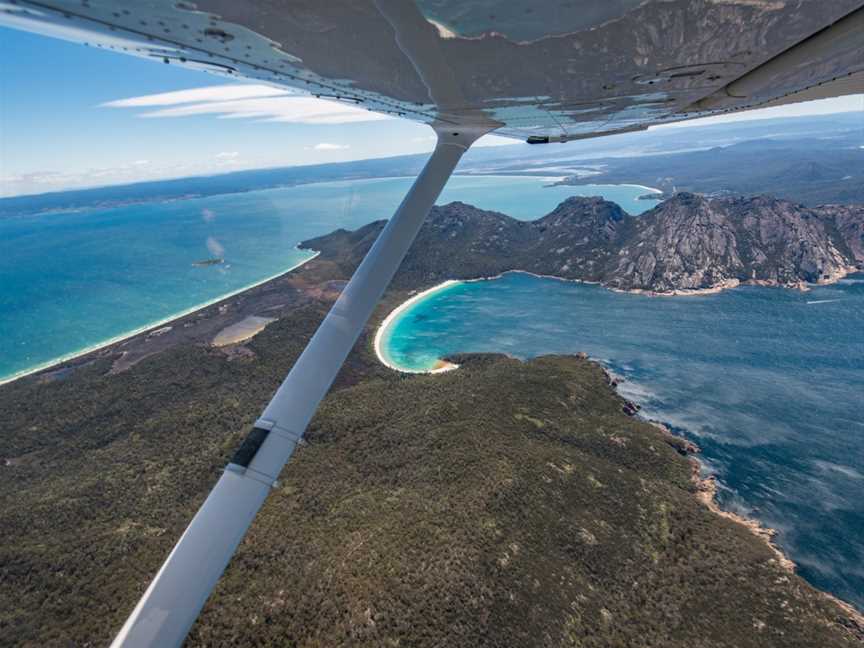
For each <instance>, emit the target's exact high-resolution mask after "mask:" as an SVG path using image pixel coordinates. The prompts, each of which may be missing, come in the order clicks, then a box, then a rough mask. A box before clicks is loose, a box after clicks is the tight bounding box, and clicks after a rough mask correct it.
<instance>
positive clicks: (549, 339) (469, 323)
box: [382, 273, 864, 609]
mask: <svg viewBox="0 0 864 648" xmlns="http://www.w3.org/2000/svg"><path fill="white" fill-rule="evenodd" d="M475 351H476V352H501V353H507V354H510V355H512V356H516V357H519V358H529V357H534V356H538V355H543V354H549V353H575V352H579V351H584V352H586V353H588V354H589V355H590V356H591V357H593V358H596V359H599V360H601V361H602V362H603V363H604V364H605V365H606V366H608V367H609V368H610V369H611V370H612V371H613V372H614V373H616V374H618V375H620V376H621V377H623V378H624V382H623V383H622V384H621V386H620V387H619V390H620V392H621V393H622V395H624V396H625V397H626V398H629V399H631V400H634V401H636V402H638V403H639V404H640V405H642V408H643V409H642V414H643V415H644V416H646V417H648V418H650V419H654V420H658V421H663V422H665V423H667V424H669V425H670V427H672V428H673V429H674V430H675V431H676V433H678V434H682V435H684V436H686V437H688V438H690V439H692V440H693V441H695V442H696V443H697V444H698V445H699V446H700V448H701V449H702V454H701V456H700V458H701V460H702V461H703V462H704V465H705V468H706V470H707V471H709V472H711V473H714V474H716V475H717V477H718V480H719V486H720V489H719V493H718V499H719V501H720V503H721V505H722V506H723V507H724V508H725V509H727V510H732V511H736V512H739V513H742V514H744V515H747V516H751V517H754V518H756V519H758V520H760V521H762V522H763V523H764V524H765V525H766V526H769V527H772V528H774V529H776V530H777V531H778V536H777V542H778V545H779V546H780V547H781V548H782V549H783V550H784V551H785V552H786V553H787V554H788V555H789V556H790V558H792V559H793V560H794V561H795V562H796V563H797V564H798V571H799V573H800V574H801V575H802V576H804V577H805V578H806V579H807V580H808V581H810V582H811V583H813V584H814V585H815V586H817V587H819V588H821V589H825V590H827V591H830V592H832V593H834V594H836V595H838V596H839V597H841V598H842V599H844V600H846V601H849V602H851V603H853V604H854V605H856V606H857V607H858V608H859V609H864V275H861V274H859V275H855V276H850V277H847V278H846V279H844V280H841V282H840V283H838V284H835V285H832V286H824V287H817V288H814V289H813V290H812V291H810V292H806V293H802V292H798V291H793V290H785V289H779V288H764V287H742V288H737V289H735V290H729V291H726V292H723V293H719V294H712V295H703V296H687V297H649V296H644V295H633V294H623V293H615V292H612V291H609V290H606V289H605V288H602V287H600V286H596V285H587V284H579V283H572V282H565V281H558V280H555V279H548V278H539V277H534V276H531V275H527V274H524V273H508V274H506V275H504V276H503V277H501V278H499V279H494V280H490V281H479V282H469V283H458V284H455V285H453V286H451V287H449V288H445V289H443V290H441V291H439V292H435V293H432V294H430V295H429V296H428V297H426V298H424V299H422V300H420V301H417V302H415V303H414V304H413V305H412V306H410V307H408V308H407V309H406V310H404V311H403V312H402V313H401V314H400V315H398V316H397V317H395V318H394V319H393V320H392V321H391V323H390V324H389V326H388V328H387V329H386V330H385V331H384V332H383V338H382V352H383V354H384V357H385V359H387V361H388V363H390V364H392V365H395V366H398V367H401V368H404V369H408V370H415V371H416V370H428V369H430V368H431V367H432V366H433V365H434V363H435V361H436V360H437V359H438V358H441V357H442V356H445V355H447V354H451V353H456V352H475Z"/></svg>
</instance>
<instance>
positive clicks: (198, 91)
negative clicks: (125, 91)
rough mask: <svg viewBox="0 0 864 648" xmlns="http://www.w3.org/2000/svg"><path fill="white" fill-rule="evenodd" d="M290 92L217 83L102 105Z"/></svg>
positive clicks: (158, 103) (141, 104)
mask: <svg viewBox="0 0 864 648" xmlns="http://www.w3.org/2000/svg"><path fill="white" fill-rule="evenodd" d="M290 94H295V93H294V92H292V91H291V90H287V89H281V88H273V87H271V86H268V85H261V84H248V85H247V84H242V85H241V84H237V85H218V86H206V87H204V88H192V89H190V90H177V91H175V92H160V93H159V94H152V95H144V96H141V97H130V98H128V99H118V100H116V101H109V102H107V103H103V104H102V106H107V107H109V108H140V107H144V106H176V105H177V104H186V103H198V102H201V101H233V100H235V99H249V98H251V97H276V96H283V95H290Z"/></svg>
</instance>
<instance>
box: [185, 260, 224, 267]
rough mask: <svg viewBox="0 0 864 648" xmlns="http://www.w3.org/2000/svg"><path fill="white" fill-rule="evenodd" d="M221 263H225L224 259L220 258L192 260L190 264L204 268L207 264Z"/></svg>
mask: <svg viewBox="0 0 864 648" xmlns="http://www.w3.org/2000/svg"><path fill="white" fill-rule="evenodd" d="M223 263H225V259H222V258H215V259H201V260H200V261H193V262H192V266H193V267H195V268H206V267H208V266H214V265H222V264H223Z"/></svg>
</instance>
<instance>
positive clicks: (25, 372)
mask: <svg viewBox="0 0 864 648" xmlns="http://www.w3.org/2000/svg"><path fill="white" fill-rule="evenodd" d="M319 254H320V252H318V251H314V252H313V254H312V255H311V256H310V257H309V258H307V259H303V260H302V261H300V262H299V263H296V264H294V265H293V266H291V267H290V268H288V269H287V270H281V271H279V272H277V273H276V274H273V275H270V276H269V277H265V278H264V279H261V280H260V281H255V282H253V283H251V284H248V285H246V286H243V287H242V288H238V289H237V290H232V291H231V292H228V293H225V294H224V295H220V296H219V297H214V298H213V299H210V300H207V301H206V302H202V303H200V304H196V305H195V306H192V307H190V308H187V309H186V310H183V311H180V312H178V313H173V314H172V315H169V316H167V317H163V318H162V319H160V320H156V321H155V322H149V323H147V324H145V325H143V326H139V327H138V328H135V329H132V330H131V331H126V332H125V333H121V334H120V335H115V336H114V337H111V338H108V339H107V340H103V341H102V342H97V343H96V344H92V345H90V346H87V347H84V348H83V349H78V350H77V351H72V352H70V353H66V354H64V355H62V356H59V357H57V358H52V359H51V360H46V361H45V362H41V363H39V364H37V365H34V366H32V367H28V368H27V369H22V370H21V371H16V372H15V373H13V374H10V375H8V376H4V377H2V378H0V385H5V384H6V383H10V382H13V381H15V380H18V379H19V378H24V377H26V376H30V375H32V374H34V373H39V372H40V371H45V370H46V369H50V368H51V367H56V366H58V365H62V364H64V363H66V362H70V361H72V360H75V359H77V358H80V357H82V356H85V355H88V354H90V353H93V352H94V351H99V350H100V349H104V348H106V347H109V346H111V345H112V344H117V343H118V342H123V341H124V340H128V339H129V338H133V337H135V336H136V335H140V334H142V333H146V332H147V331H150V330H151V329H156V328H159V327H160V326H164V325H165V324H169V323H171V322H173V321H174V320H177V319H180V318H181V317H186V316H187V315H191V314H192V313H194V312H196V311H199V310H202V309H204V308H207V307H208V306H212V305H213V304H217V303H219V302H220V301H223V300H225V299H230V298H231V297H234V296H235V295H239V294H240V293H243V292H246V291H247V290H252V289H253V288H256V287H257V286H261V285H263V284H265V283H267V282H268V281H272V280H273V279H277V278H278V277H281V276H282V275H286V274H288V273H289V272H292V271H294V270H296V269H297V268H299V267H300V266H302V265H303V264H305V263H308V262H309V261H311V260H312V259H314V258H315V257H317V256H318V255H319Z"/></svg>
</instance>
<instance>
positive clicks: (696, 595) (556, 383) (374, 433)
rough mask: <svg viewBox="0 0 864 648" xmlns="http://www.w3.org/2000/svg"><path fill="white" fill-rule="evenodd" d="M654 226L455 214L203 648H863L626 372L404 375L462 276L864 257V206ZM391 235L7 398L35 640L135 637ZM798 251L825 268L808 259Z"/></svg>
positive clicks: (9, 495) (791, 282) (241, 555)
mask: <svg viewBox="0 0 864 648" xmlns="http://www.w3.org/2000/svg"><path fill="white" fill-rule="evenodd" d="M670 203H671V204H670ZM856 209H857V211H856ZM781 213H782V214H783V218H780V217H779V214H781ZM763 214H767V216H763ZM775 216H776V218H774V217H775ZM788 217H791V218H793V222H792V225H790V226H789V227H785V226H784V223H785V222H788V221H787V218H788ZM642 218H643V217H640V218H639V219H636V218H630V217H628V216H626V215H625V214H623V212H621V210H620V209H619V208H618V207H617V206H616V205H614V204H613V203H608V202H605V201H603V200H600V199H591V198H588V199H570V200H568V201H566V202H565V203H562V205H560V206H559V207H558V208H557V209H556V210H555V211H553V212H552V214H550V215H549V216H546V217H544V218H541V219H539V220H537V221H530V222H526V221H515V220H514V219H509V218H508V217H507V216H504V215H503V214H497V213H494V212H483V211H481V210H478V209H476V208H473V207H470V206H468V205H465V204H462V203H452V204H450V205H446V206H444V207H436V208H435V209H434V210H433V212H432V214H431V216H430V218H429V219H428V221H427V223H426V224H425V225H424V227H423V230H422V231H421V233H420V236H419V237H418V240H417V243H416V245H415V246H414V248H413V249H412V251H411V252H410V253H409V256H408V257H407V258H406V260H405V262H404V263H403V265H402V267H401V269H400V271H399V272H398V273H397V275H396V277H395V278H394V282H393V285H392V287H391V289H390V290H389V291H388V292H387V293H386V295H385V297H384V300H383V303H382V304H381V305H380V307H379V309H378V311H377V313H376V315H375V317H373V320H372V321H371V322H370V324H369V326H368V327H367V330H366V332H365V334H364V336H363V337H362V338H361V340H360V342H359V343H358V345H357V346H356V348H355V349H354V351H353V352H352V354H351V355H350V356H349V359H348V361H347V363H346V365H345V367H344V369H343V370H342V372H341V373H340V375H339V377H338V378H337V381H336V384H335V385H334V388H333V391H332V392H331V394H330V395H329V396H328V397H327V399H326V400H325V401H324V403H323V405H322V407H321V409H320V411H319V412H318V414H317V415H316V417H315V419H314V420H313V422H312V424H311V426H310V428H309V430H308V432H307V434H306V443H305V444H304V445H303V446H301V448H300V449H299V450H298V452H297V453H296V455H295V456H294V458H292V460H291V461H290V463H289V464H288V466H287V468H286V470H285V472H284V473H283V475H282V476H281V477H280V482H279V486H278V488H276V489H274V491H273V493H272V495H271V496H270V498H269V499H268V501H267V502H266V504H265V506H264V508H263V509H262V511H261V513H260V515H259V516H258V518H257V519H256V522H255V524H254V525H253V527H252V529H251V530H250V534H249V536H248V538H247V541H245V542H243V543H242V544H241V546H240V548H239V550H238V553H237V555H236V557H235V558H234V560H233V561H232V563H231V564H230V565H229V568H228V570H227V572H226V574H225V576H224V578H223V579H222V581H221V582H220V584H219V586H218V587H217V589H216V591H215V593H214V595H213V597H212V598H211V599H210V601H209V602H208V604H207V606H206V607H205V609H204V611H203V614H202V616H201V617H200V618H199V620H198V621H197V623H196V625H195V626H194V628H193V631H192V634H191V635H190V636H189V639H188V641H187V644H188V645H190V646H196V645H219V644H228V643H234V644H238V643H240V644H245V643H252V641H253V637H254V641H255V642H258V643H260V644H262V645H263V644H267V643H270V644H276V645H278V644H280V643H285V642H286V641H287V642H290V643H293V644H297V645H316V644H317V645H340V644H343V643H345V642H346V641H347V642H350V643H351V644H352V645H357V646H369V647H372V646H380V645H388V644H390V643H396V642H397V641H404V642H409V643H411V644H412V645H416V646H424V647H425V646H430V647H431V646H438V645H478V646H479V645H489V646H492V645H548V646H553V645H556V646H557V645H581V646H583V647H584V648H606V647H608V646H648V645H653V646H666V647H672V648H690V647H692V646H695V645H699V646H712V647H713V646H717V647H720V646H722V647H728V648H733V647H734V648H749V647H752V648H757V647H759V648H762V647H764V646H778V647H779V646H802V647H804V646H820V647H825V648H831V647H834V646H837V647H840V646H844V647H846V646H859V645H860V644H861V642H862V640H864V619H862V618H861V615H860V614H858V613H857V612H856V611H855V610H853V609H852V608H851V607H849V606H847V605H843V604H840V603H838V602H837V601H836V600H834V599H833V598H832V597H830V596H828V595H826V594H824V593H822V592H820V591H818V590H816V589H814V588H813V587H812V586H811V585H809V584H808V583H807V582H806V581H804V580H803V579H802V578H800V577H799V576H798V575H796V574H795V573H791V572H790V571H789V566H788V564H786V563H785V562H784V560H783V559H782V558H781V557H780V556H778V554H777V552H776V551H775V550H774V549H773V548H772V547H771V546H770V545H769V544H767V543H766V542H765V541H764V540H763V539H762V538H759V537H756V536H754V535H753V534H752V533H751V531H750V530H749V529H747V528H745V526H743V525H741V524H740V523H738V522H737V521H735V520H732V519H728V518H727V517H723V516H720V515H717V513H716V512H715V511H712V510H710V509H709V507H708V506H706V503H710V502H711V501H713V500H712V498H711V497H710V493H709V496H706V495H705V493H706V492H708V491H710V486H711V485H710V484H706V483H704V482H702V481H701V480H700V479H698V478H696V475H695V473H694V466H693V463H692V458H691V457H690V456H689V454H690V453H691V452H692V450H693V449H692V448H691V447H689V446H688V444H687V442H685V441H683V440H682V439H680V438H678V437H675V436H672V435H671V434H670V433H669V432H668V431H666V430H663V429H660V428H658V427H657V426H655V425H651V424H649V423H647V422H645V421H642V420H640V419H639V418H637V417H635V416H633V414H634V413H635V407H634V406H633V404H632V403H630V402H629V401H628V400H627V399H626V398H624V397H623V396H622V395H620V394H619V393H618V392H617V391H616V389H615V384H614V383H615V380H614V378H613V377H612V376H610V374H609V373H608V372H607V371H606V370H604V369H603V367H601V366H600V365H599V364H598V363H595V362H592V361H590V360H588V359H587V358H585V357H583V356H578V355H576V356H574V355H570V356H547V357H542V358H537V359H534V360H530V361H527V362H522V361H519V360H516V359H513V358H508V357H505V356H503V355H500V354H497V355H496V354H480V355H477V354H470V355H458V356H456V357H453V358H451V360H452V361H453V363H454V364H458V365H459V370H457V371H449V372H444V373H441V374H439V375H416V376H405V375H402V374H398V373H396V372H393V371H391V370H389V369H387V368H386V367H384V366H382V365H381V364H380V363H379V362H378V360H377V359H376V356H375V353H374V348H373V338H374V336H375V331H376V330H377V329H378V327H379V325H380V324H381V322H382V320H383V319H384V318H385V316H386V315H387V314H388V313H391V312H392V311H393V310H394V309H395V308H397V307H398V306H399V304H403V303H404V302H405V301H406V300H408V299H409V298H410V297H412V296H413V295H417V294H418V293H420V292H422V291H423V290H426V289H428V288H430V287H434V286H435V285H437V284H439V283H441V282H442V281H444V280H447V279H472V278H480V277H488V276H495V275H498V274H501V273H503V272H506V271H508V270H514V269H522V270H526V271H530V272H535V273H536V274H550V275H555V276H562V277H563V278H566V279H577V280H580V281H596V282H600V283H603V284H604V285H607V286H609V287H611V288H617V289H621V290H642V291H650V292H656V293H660V294H670V293H672V292H674V291H681V290H684V291H695V290H707V289H713V288H716V287H717V285H718V284H719V283H720V282H727V281H730V280H732V279H736V280H737V281H738V282H739V283H746V282H765V283H770V282H774V283H775V284H777V285H784V286H787V285H788V286H799V285H801V282H810V281H812V282H814V283H815V282H826V281H831V280H833V279H836V278H837V277H839V276H841V275H842V273H843V272H846V271H849V269H851V268H853V267H855V264H856V263H860V262H861V261H862V260H864V255H862V254H861V249H860V238H859V239H858V247H856V240H855V238H854V236H853V233H854V232H856V231H857V232H859V233H860V231H861V229H860V228H861V227H864V218H861V209H858V208H837V209H833V208H818V209H812V210H806V212H805V210H804V208H800V207H799V206H795V205H791V204H790V203H785V202H783V201H773V202H770V199H753V200H752V201H747V200H742V199H738V200H737V201H736V200H730V201H726V202H722V201H721V202H717V201H705V200H703V199H701V198H699V197H695V196H684V197H680V198H678V199H673V200H671V201H667V202H665V203H662V204H661V205H659V206H658V207H656V208H655V209H654V210H651V212H648V214H647V215H646V216H645V217H644V218H646V220H645V222H644V223H643V222H640V221H641V219H642ZM664 223H666V224H667V225H668V227H669V229H670V232H666V233H671V231H672V230H673V229H674V228H675V227H679V226H681V227H682V228H683V229H682V231H681V232H680V235H681V237H682V238H679V239H678V240H675V241H672V240H669V239H668V238H664V234H666V233H664V232H663V231H662V227H663V224H664ZM681 223H684V225H681ZM694 223H695V224H694ZM382 226H383V222H381V221H379V222H376V223H372V224H370V225H367V226H365V227H362V228H360V229H358V230H356V231H353V232H349V231H346V230H337V231H336V232H333V233H332V234H330V235H327V236H324V237H319V238H317V239H313V240H310V241H307V242H306V243H305V244H304V247H306V248H309V249H314V250H316V251H319V252H320V254H319V255H318V256H317V257H316V258H314V259H312V260H310V261H308V262H307V263H305V265H303V266H302V267H300V268H298V269H297V270H295V271H294V272H292V273H290V274H285V275H282V276H280V277H278V278H276V279H273V280H272V281H270V282H267V283H266V284H262V285H260V286H257V287H255V288H253V289H251V290H249V291H247V292H244V293H241V294H239V295H235V296H232V297H230V298H228V299H226V300H223V301H222V302H219V303H216V304H212V305H210V306H208V307H207V308H206V309H204V310H202V311H199V312H197V313H194V314H190V315H187V316H185V317H184V318H181V319H179V320H175V321H174V322H172V323H171V326H170V327H163V328H165V329H167V330H166V332H165V334H162V335H159V336H156V337H150V338H149V339H148V337H147V335H146V334H142V335H140V336H136V337H135V338H130V339H129V340H125V341H123V342H121V343H118V344H116V345H113V346H110V347H106V348H104V349H101V350H99V351H97V352H93V353H91V354H89V355H88V356H84V357H82V358H79V359H77V360H76V361H74V362H70V363H67V364H66V365H65V366H64V367H61V368H60V369H59V370H58V369H54V370H52V371H51V372H48V373H46V372H43V373H41V374H35V375H33V376H29V377H27V378H23V379H20V380H17V381H15V382H13V383H9V384H6V385H3V386H0V407H2V410H3V411H4V412H7V413H8V416H7V421H6V422H5V430H6V434H4V435H3V437H2V445H0V457H2V462H0V463H2V465H0V505H2V507H3V510H4V515H5V518H6V520H5V524H4V526H3V531H2V534H3V541H2V543H0V546H2V547H3V552H4V563H5V564H7V565H9V569H7V570H6V572H5V576H4V585H5V587H4V588H2V589H0V610H2V612H0V619H2V623H3V625H4V627H5V628H7V631H8V633H9V636H11V637H14V638H15V639H14V641H15V642H17V643H18V644H21V645H25V644H43V645H44V644H58V643H74V644H83V643H88V642H89V643H100V642H101V643H104V642H105V641H107V640H108V639H110V637H111V636H112V634H113V632H114V631H115V630H116V629H117V628H119V627H120V625H121V624H122V621H123V619H125V617H126V615H127V614H128V611H129V610H130V609H131V608H132V606H133V605H134V603H135V601H136V600H137V597H138V596H139V595H140V593H141V591H142V590H143V588H144V587H145V586H146V584H147V582H149V579H150V578H151V576H152V574H153V573H154V572H155V570H156V569H158V567H159V565H160V563H161V561H162V560H163V559H164V556H165V555H166V554H167V552H168V551H169V550H170V547H171V546H172V545H173V542H174V541H175V539H176V538H177V536H178V535H179V534H180V533H181V532H182V530H183V528H184V527H185V525H186V523H187V522H188V520H189V519H190V517H191V515H192V514H193V513H194V511H195V510H196V509H197V507H198V505H199V504H200V502H201V501H202V500H203V498H204V497H205V496H206V494H207V492H208V491H209V489H210V488H211V486H212V485H213V483H214V482H215V480H216V479H217V478H218V475H219V470H220V469H221V467H222V466H224V464H225V462H226V460H227V458H228V457H229V456H230V455H231V453H232V452H233V450H234V449H235V448H236V446H237V444H238V443H239V442H240V440H241V439H242V437H243V435H244V434H245V432H246V430H247V429H248V427H249V426H250V425H251V424H252V423H253V421H254V420H255V418H256V416H257V415H258V413H259V410H260V407H261V405H262V404H263V403H264V402H266V400H267V398H268V396H269V394H271V393H272V391H273V390H274V389H275V388H276V386H277V385H278V384H279V382H280V381H281V379H282V377H283V376H284V374H285V371H286V368H287V367H289V366H291V364H292V363H293V361H294V360H295V359H296V357H297V356H298V355H299V353H300V352H301V351H302V349H303V347H304V345H305V343H306V341H307V340H308V338H309V337H310V336H311V335H312V333H313V332H314V330H315V328H316V326H317V324H318V322H320V320H321V319H322V318H323V316H324V314H325V313H326V312H327V309H328V308H329V307H330V305H331V304H332V303H333V301H334V300H335V299H336V297H337V296H338V295H339V293H340V290H341V288H342V287H343V286H344V282H345V280H347V279H348V278H349V277H350V275H351V273H352V272H353V270H354V269H355V268H356V265H357V263H358V262H359V260H360V259H361V258H362V256H363V255H364V254H365V253H366V251H367V250H368V248H369V247H370V246H371V244H372V242H373V241H374V239H375V237H376V236H377V234H378V232H379V231H380V229H381V227H382ZM730 227H731V228H733V229H731V230H730ZM855 228H858V229H857V230H856V229H855ZM756 232H762V233H765V239H766V241H767V243H766V244H765V245H764V246H759V245H756V242H757V240H758V239H757V237H756V236H755V233H756ZM844 232H850V234H849V238H848V240H847V238H845V237H846V234H844ZM859 236H860V234H859ZM744 237H749V238H746V239H745V238H744ZM793 237H799V239H800V237H810V238H808V239H807V240H808V247H807V251H806V253H802V254H797V255H794V256H788V255H785V254H784V253H783V249H784V246H786V245H789V244H790V240H791V239H792V238H793ZM744 240H746V241H747V244H746V245H744V244H742V241H744ZM640 243H641V245H640ZM801 249H802V248H801V246H798V247H797V248H796V250H799V251H800V250H801ZM763 257H764V258H763ZM700 260H701V262H702V263H706V264H709V266H710V267H706V266H705V265H699V264H698V262H700ZM718 260H722V261H723V263H719V262H718ZM250 318H253V319H250ZM265 318H266V319H265ZM235 324H239V326H237V327H235V328H234V329H231V328H230V327H231V326H234V325H235ZM265 327H266V328H265ZM253 329H254V331H255V333H254V334H253V336H251V337H246V333H247V332H249V331H252V330H253ZM222 332H224V333H225V335H223V336H222V341H224V342H225V344H224V346H221V345H215V346H214V339H215V338H216V337H218V335H219V334H220V333H222ZM214 336H215V337H214ZM153 345H158V347H154V346H153ZM58 371H59V372H62V373H58ZM94 462H97V463H98V465H99V470H98V471H94V470H92V466H93V465H94ZM700 498H701V501H700ZM250 573H255V574H256V577H255V578H253V579H250V578H249V574H250ZM57 574H63V578H58V577H57ZM70 592H75V593H77V594H71V593H70ZM85 608H86V609H87V610H90V611H93V612H94V613H93V614H87V615H82V614H80V610H81V609H85Z"/></svg>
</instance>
